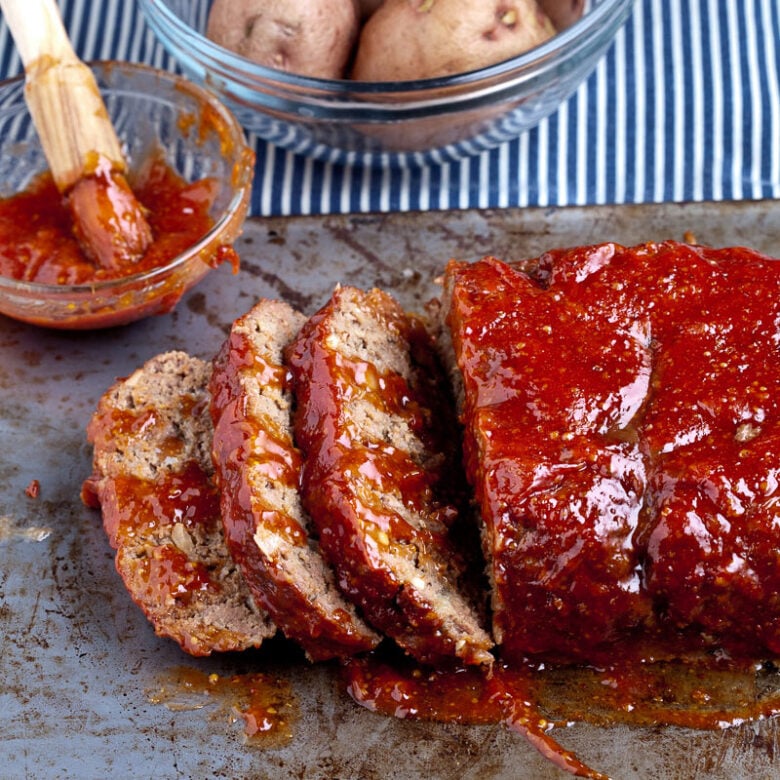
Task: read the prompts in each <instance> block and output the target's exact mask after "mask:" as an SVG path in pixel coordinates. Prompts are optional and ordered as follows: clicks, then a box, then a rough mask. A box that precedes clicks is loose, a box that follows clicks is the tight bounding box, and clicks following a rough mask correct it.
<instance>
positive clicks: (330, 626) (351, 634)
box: [210, 300, 380, 661]
mask: <svg viewBox="0 0 780 780" xmlns="http://www.w3.org/2000/svg"><path fill="white" fill-rule="evenodd" d="M305 319H306V318H305V317H304V316H303V315H302V314H300V313H298V312H296V311H295V310H294V309H292V308H291V307H290V306H288V305H287V304H286V303H283V302H280V301H272V300H262V301H260V302H259V303H257V304H256V305H255V306H254V307H253V308H252V309H251V310H250V311H249V312H248V313H247V314H245V315H244V316H243V317H240V318H239V319H237V320H236V321H235V322H234V323H233V326H232V328H231V331H230V336H229V338H228V340H227V341H226V343H225V345H224V347H223V349H222V351H221V352H220V354H219V355H218V357H217V359H216V360H215V364H214V371H213V373H212V379H211V384H210V389H211V397H212V402H211V412H212V418H213V420H214V443H213V459H214V466H215V470H216V475H217V482H218V484H219V485H220V488H221V496H222V498H221V505H222V518H223V523H224V527H225V535H226V539H227V544H228V548H229V549H230V552H231V554H232V556H233V559H234V560H235V561H236V562H237V563H238V565H239V566H240V567H241V570H242V571H243V573H244V576H245V578H246V580H247V582H248V583H249V586H250V588H251V589H252V592H253V594H254V595H255V598H256V599H257V601H258V603H260V604H262V605H263V606H264V607H265V608H266V609H267V610H268V612H269V613H270V615H271V617H272V618H273V620H274V621H275V622H276V625H277V626H278V627H279V628H280V629H281V630H282V631H283V632H284V634H285V635H286V636H287V637H288V638H290V639H294V640H296V641H297V642H298V643H299V644H300V645H301V646H302V647H303V648H304V650H305V651H306V654H307V656H308V657H309V658H310V659H311V660H312V661H319V660H324V659H327V658H334V657H346V656H350V655H354V654H355V653H359V652H362V651H366V650H370V649H372V648H374V647H375V646H376V645H377V644H378V643H379V639H380V638H379V636H378V635H377V634H376V633H375V632H374V631H372V630H371V629H370V628H369V627H368V626H367V625H366V624H365V623H364V621H363V620H362V619H361V618H360V617H359V616H358V614H357V612H356V610H355V607H354V606H353V605H352V604H351V603H350V602H348V601H347V600H346V599H345V598H344V597H343V596H342V594H341V593H340V591H339V590H338V587H337V585H336V580H335V576H334V574H333V570H332V569H331V568H330V567H329V566H328V565H327V564H326V563H325V561H324V559H323V558H322V556H321V555H320V552H319V547H318V544H317V542H316V540H315V539H314V538H313V536H312V533H311V531H312V528H311V523H310V520H309V518H308V516H307V514H306V512H305V511H304V509H303V506H302V504H301V498H300V494H299V492H298V481H299V477H300V468H301V457H300V453H299V452H298V450H297V449H296V448H295V445H294V444H293V434H292V405H293V398H292V392H291V388H290V383H291V380H290V375H289V372H288V370H287V369H286V368H285V367H284V365H283V357H282V352H283V349H284V347H285V346H286V345H287V344H288V343H289V342H290V341H292V339H293V338H294V337H295V335H296V334H297V333H298V330H299V329H300V327H301V325H302V324H303V323H304V321H305Z"/></svg>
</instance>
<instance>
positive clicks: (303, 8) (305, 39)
mask: <svg viewBox="0 0 780 780" xmlns="http://www.w3.org/2000/svg"><path fill="white" fill-rule="evenodd" d="M358 27H359V17H358V9H357V5H356V3H355V0H216V1H215V3H214V5H213V6H212V7H211V11H210V12H209V18H208V22H207V25H206V36H207V37H208V38H210V39H211V40H212V41H214V42H215V43H217V44H219V45H220V46H224V47H225V48H226V49H230V50H231V51H234V52H236V53H237V54H240V55H241V56H243V57H246V58H247V59H250V60H253V61H254V62H257V63H259V64H261V65H265V66H267V67H270V68H277V69H279V70H285V71H288V72H290V73H296V74H298V75H301V76H313V77H315V78H325V79H341V78H344V76H345V72H346V69H347V66H348V63H349V61H350V58H351V56H352V51H353V49H354V45H355V41H356V40H357V36H358Z"/></svg>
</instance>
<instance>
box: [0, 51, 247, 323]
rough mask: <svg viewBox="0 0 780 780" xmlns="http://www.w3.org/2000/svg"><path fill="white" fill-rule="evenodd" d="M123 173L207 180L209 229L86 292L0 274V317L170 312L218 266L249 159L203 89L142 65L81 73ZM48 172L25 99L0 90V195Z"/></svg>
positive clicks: (241, 209)
mask: <svg viewBox="0 0 780 780" xmlns="http://www.w3.org/2000/svg"><path fill="white" fill-rule="evenodd" d="M90 67H91V69H92V71H93V73H94V75H95V78H96V79H97V82H98V86H99V88H100V91H101V94H102V95H103V99H104V101H105V103H106V107H107V109H108V113H109V116H110V117H111V121H112V123H113V125H114V127H115V129H116V131H117V134H118V136H119V138H120V140H121V142H122V144H123V148H124V150H125V153H126V157H127V160H128V163H129V168H130V171H131V172H132V170H133V168H134V166H135V165H139V164H140V163H141V162H143V160H144V159H145V158H146V157H148V155H149V154H150V153H159V152H162V153H163V155H164V159H165V161H166V163H167V164H168V165H169V166H170V167H171V168H173V170H174V171H176V172H177V173H178V174H180V175H181V176H182V177H183V178H184V179H185V180H186V181H188V182H192V181H196V180H199V179H203V178H211V179H213V180H215V181H216V182H217V194H216V197H215V198H214V202H213V204H212V206H211V209H210V214H209V215H210V217H211V219H212V221H213V226H212V227H211V229H210V230H209V231H208V232H207V233H206V234H205V235H204V236H202V237H201V238H200V239H199V240H198V241H197V242H196V243H195V244H194V245H193V246H191V247H190V248H189V249H188V250H187V251H186V252H184V253H182V254H180V255H178V256H177V257H175V258H174V259H173V260H172V261H170V262H169V263H167V264H166V265H164V266H161V267H158V268H154V269H152V270H149V271H145V272H142V273H137V274H132V275H129V276H123V277H121V278H118V279H110V280H100V281H96V282H93V283H90V284H86V283H85V284H75V285H66V284H63V285H57V284H42V283H39V282H23V281H19V280H16V279H12V278H9V277H7V276H0V313H2V314H5V315H6V316H8V317H12V318H14V319H18V320H22V321H24V322H29V323H33V324H36V325H43V326H47V327H52V328H63V329H89V328H102V327H108V326H113V325H121V324H125V323H128V322H131V321H133V320H137V319H140V318H142V317H148V316H150V315H154V314H162V313H165V312H168V311H170V310H171V309H172V308H173V307H174V306H175V305H176V303H177V302H178V300H179V299H180V298H181V296H182V295H183V293H184V292H185V291H186V290H188V289H189V288H190V287H192V286H193V285H194V284H196V283H197V282H198V281H200V280H201V279H202V278H203V277H204V276H205V275H206V274H207V273H208V272H209V271H210V270H211V269H212V268H214V267H215V266H216V265H218V264H219V263H220V262H222V261H223V260H225V259H229V258H230V253H229V252H226V251H225V249H226V248H227V247H230V246H231V245H232V243H233V242H234V241H235V239H236V238H237V236H238V235H239V234H240V232H241V229H242V225H243V222H244V219H245V217H246V213H247V208H248V205H249V195H250V192H251V186H252V176H253V172H254V153H253V152H252V151H251V150H250V149H249V147H248V146H247V144H246V140H245V138H244V133H243V130H242V128H241V125H240V124H239V123H238V122H237V121H236V119H235V117H234V116H233V115H232V114H231V113H230V111H229V110H228V109H227V108H226V107H225V106H224V105H222V104H221V103H220V101H219V100H218V99H217V97H216V96H215V95H214V94H213V93H212V92H210V91H208V90H204V89H203V88H202V87H199V86H197V85H195V84H192V83H190V82H188V81H187V80H186V79H184V78H182V77H181V76H176V75H173V74H171V73H166V72H164V71H160V70H156V69H153V68H150V67H147V66H145V65H136V64H130V63H124V62H122V63H119V62H97V63H91V65H90ZM47 168H48V165H47V163H46V158H45V157H44V153H43V150H42V149H41V146H40V142H39V140H38V136H37V133H36V131H35V128H34V126H33V124H32V121H31V119H30V114H29V112H28V109H27V105H26V103H25V99H24V79H23V77H18V78H15V79H11V80H8V81H5V82H3V83H0V197H2V198H7V197H11V196H12V195H14V194H16V193H18V192H20V191H22V190H25V189H26V188H27V187H28V186H29V185H30V184H31V183H32V181H33V180H34V179H35V178H36V177H37V176H38V175H39V174H41V173H42V172H44V171H45V170H47Z"/></svg>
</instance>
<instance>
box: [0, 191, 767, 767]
mask: <svg viewBox="0 0 780 780" xmlns="http://www.w3.org/2000/svg"><path fill="white" fill-rule="evenodd" d="M688 231H690V232H691V233H693V234H694V236H695V238H696V239H697V240H698V241H699V242H701V243H707V244H712V245H716V246H724V245H734V244H743V245H749V246H753V247H754V248H757V249H760V250H762V251H765V252H767V253H769V254H772V253H774V254H777V244H776V240H777V236H780V207H778V204H776V203H769V202H756V203H743V204H716V205H712V204H698V205H658V206H636V207H621V208H619V209H614V208H601V207H597V208H587V209H576V208H574V209H563V210H555V209H550V210H526V211H492V212H473V211H464V212H456V213H447V214H443V213H426V214H403V215H383V216H372V215H369V216H338V217H326V218H322V217H317V218H308V217H301V218H290V219H282V218H279V219H267V220H262V221H259V220H258V221H251V222H249V223H248V224H247V226H246V229H245V232H244V235H243V236H242V238H241V239H240V240H239V242H238V244H237V248H238V250H239V252H240V254H241V256H242V270H241V271H240V273H239V274H238V275H233V274H232V273H231V270H230V269H229V268H227V267H222V268H220V269H219V270H217V271H215V272H214V273H212V274H211V275H210V276H209V277H208V278H207V279H206V280H205V281H204V282H203V283H202V284H201V285H199V286H198V287H197V288H196V289H194V290H193V291H191V292H190V293H189V294H188V295H187V297H185V298H184V299H183V300H182V301H181V302H180V304H179V306H178V307H177V309H176V310H175V311H174V312H173V313H171V314H169V315H165V316H161V317H157V318H154V319H149V320H146V321H143V322H138V323H135V324H133V325H130V326H126V327H123V328H117V329H111V330H105V331H97V332H92V333H89V332H74V333H67V332H54V331H46V330H43V329H38V328H35V327H31V326H26V325H22V324H20V323H16V322H14V321H11V320H8V319H4V318H0V744H1V745H2V747H1V748H0V756H1V757H2V763H0V777H2V778H8V779H9V780H16V778H70V777H73V778H96V779H97V778H105V777H117V778H119V777H122V778H130V777H133V778H155V777H159V778H218V777H225V778H304V777H305V778H307V779H310V780H319V779H320V778H321V779H322V780H325V779H326V778H339V779H340V780H358V778H359V779H360V780H371V778H380V777H381V778H385V777H394V778H398V779H399V780H401V779H403V778H418V777H426V778H442V779H445V778H458V780H486V779H490V778H495V779H499V778H501V779H503V778H507V779H508V778H512V779H513V780H517V779H518V778H519V779H520V780H523V779H524V778H534V780H545V778H551V779H553V778H558V777H562V776H563V775H562V773H561V772H559V770H557V769H555V768H554V767H552V766H551V765H550V764H548V763H547V762H546V761H545V760H544V759H543V758H541V757H540V756H539V755H538V754H537V753H536V752H535V751H534V750H533V749H532V748H530V747H529V746H528V745H527V744H525V743H524V742H523V740H521V739H520V738H519V737H517V736H516V735H512V734H510V733H508V732H506V731H505V730H504V729H502V728H501V727H499V726H480V727H466V726H456V725H452V724H449V725H443V724H435V723H421V722H413V721H402V720H395V719H390V718H385V717H381V716H379V715H375V714H372V713H370V712H368V711H367V710H365V709H362V708H360V707H358V706H357V705H356V704H354V703H353V702H352V700H351V699H350V698H349V697H348V696H347V694H346V693H345V691H344V689H343V684H342V683H341V682H340V679H339V677H338V675H337V674H336V670H335V669H334V668H333V667H331V666H328V665H321V666H317V667H313V666H309V665H307V664H305V663H304V662H303V661H301V659H300V657H299V656H298V655H297V654H295V653H292V652H291V651H290V650H289V648H285V646H284V645H283V644H278V645H273V643H272V646H271V647H270V648H269V649H267V650H260V651H258V652H254V653H245V654H240V655H238V654H237V655H231V656H227V657H222V658H212V659H201V660H196V659H192V658H189V657H188V656H185V655H184V654H183V653H182V652H180V651H179V650H178V648H177V647H176V646H174V645H173V644H172V643H171V642H170V641H166V640H163V639H158V638H156V637H155V636H154V634H153V632H152V630H151V628H150V627H149V625H148V624H147V623H146V621H145V619H144V618H143V616H142V615H141V613H140V612H139V610H138V609H137V608H136V607H135V606H134V605H133V604H132V603H131V602H130V599H129V597H128V596H127V594H126V592H125V590H124V588H123V587H122V586H121V584H120V582H119V579H118V576H117V574H116V572H115V570H114V567H113V556H112V552H111V550H110V548H109V546H108V543H107V540H106V537H105V535H104V533H103V530H102V527H101V521H100V517H99V514H98V513H97V512H95V511H93V510H90V509H87V508H86V507H85V506H83V505H82V503H81V501H80V498H79V490H80V486H81V482H82V480H83V479H84V478H85V477H86V476H88V474H89V470H90V457H91V453H90V449H89V447H88V445H87V443H86V441H85V433H84V431H85V426H86V423H87V420H88V419H89V416H90V414H91V413H92V411H93V409H94V407H95V404H96V402H97V400H98V397H99V396H100V394H101V393H103V392H104V391H105V390H106V389H107V388H108V386H109V385H110V384H111V383H112V382H113V381H114V379H115V378H117V377H120V376H124V375H127V374H128V373H130V372H131V371H132V370H133V369H135V368H136V367H138V366H139V365H141V364H142V363H143V362H144V361H145V360H147V359H148V358H150V357H152V356H153V355H155V354H157V353H159V352H162V351H164V350H167V349H172V348H181V349H185V350H187V351H189V352H191V353H192V354H195V355H199V356H201V357H205V358H209V357H211V356H212V355H213V354H214V353H215V352H216V350H217V349H218V347H219V345H220V343H221V341H222V340H223V338H224V337H225V335H226V332H227V329H228V327H229V324H230V322H231V321H232V319H233V318H234V317H236V316H237V315H239V314H241V313H243V312H244V311H246V310H247V309H248V308H249V307H250V306H251V305H252V304H253V303H254V301H255V300H256V299H257V298H259V297H261V296H272V297H281V298H284V299H286V300H288V301H290V302H291V303H293V304H295V305H297V306H299V307H300V308H301V309H302V310H304V311H306V312H309V313H310V312H312V311H314V310H315V309H316V308H318V307H319V305H321V304H322V303H323V302H324V301H325V300H326V298H327V296H328V294H329V293H330V290H331V289H332V287H333V286H334V284H336V283H338V282H343V283H349V284H356V285H359V286H364V287H366V286H370V285H378V286H381V287H383V288H385V289H387V290H390V291H392V292H393V293H395V294H396V295H397V296H398V297H399V299H400V300H401V301H402V303H404V304H405V305H406V306H407V307H410V308H418V307H419V306H421V305H422V304H423V303H424V302H425V301H426V300H427V299H428V298H430V297H431V296H433V295H435V293H436V284H435V277H436V276H437V274H439V273H440V272H441V270H442V268H443V266H444V263H445V262H446V261H447V259H449V258H450V257H457V258H460V259H465V260H472V259H476V258H478V257H480V256H482V255H485V254H494V255H496V256H498V257H501V258H503V259H507V260H514V259H523V258H526V257H530V256H533V255H534V254H537V253H538V252H540V251H542V250H544V249H548V248H552V247H555V246H564V245H573V244H584V243H590V242H597V241H603V240H616V241H620V242H623V243H629V244H633V243H638V242H640V241H644V240H656V239H664V238H674V239H682V238H683V236H684V235H685V234H686V232H688ZM34 480H37V481H38V483H39V484H40V493H39V495H38V496H37V497H31V496H30V495H28V493H27V488H28V486H29V485H30V484H31V483H32V482H33V481H34ZM182 669H194V670H197V671H199V672H203V673H206V674H210V673H215V674H219V675H231V674H235V673H245V672H248V671H265V672H267V673H268V674H269V675H277V676H278V677H280V678H283V679H284V680H286V682H287V684H288V685H289V687H290V696H291V698H292V699H294V702H295V711H296V713H297V714H296V717H295V719H294V722H293V724H292V727H291V731H292V738H291V740H290V741H289V742H287V743H286V744H283V745H277V746H275V747H266V748H257V747H250V746H247V745H245V744H244V742H243V740H242V733H241V723H240V722H239V721H237V720H236V718H235V717H231V716H230V713H229V712H228V713H225V712H224V711H222V710H220V709H219V707H216V706H215V704H214V702H213V701H212V700H210V699H209V700H206V699H202V698H198V695H197V692H193V693H192V695H191V696H189V698H188V697H186V696H185V697H184V698H183V699H181V700H179V699H177V698H176V697H175V696H174V697H173V698H172V699H171V698H168V699H166V700H164V701H160V699H161V698H164V697H161V696H160V695H159V693H160V691H161V690H162V689H163V688H165V686H166V685H169V684H170V682H171V680H172V679H173V678H176V677H177V675H180V673H181V670H182ZM556 735H557V737H558V739H559V740H560V741H561V742H562V744H563V745H564V746H565V747H566V748H568V749H571V750H574V751H576V752H577V753H578V754H579V755H580V757H581V758H582V759H583V760H584V761H586V762H587V763H588V764H589V765H591V766H593V767H596V768H598V769H600V770H602V771H604V772H607V773H609V774H610V775H611V776H613V777H615V778H623V779H626V780H628V779H630V778H643V779H646V778H659V780H660V779H664V780H665V779H666V778H669V779H670V780H671V779H672V778H691V779H692V778H708V780H712V779H717V778H723V779H724V780H726V778H728V779H729V780H740V779H742V778H744V779H745V780H747V778H751V780H752V779H755V778H771V777H777V776H780V758H779V757H778V756H780V741H779V740H778V737H779V736H780V732H779V730H778V722H777V721H776V720H768V721H762V722H759V723H755V724H745V725H742V726H739V727H734V728H731V729H727V730H723V731H702V732H695V731H689V730H685V729H680V728H663V729H662V728H657V729H647V728H632V727H628V726H615V727H612V728H597V727H594V726H590V725H587V724H576V725H572V726H571V727H569V728H565V729H561V730H560V731H559V732H556Z"/></svg>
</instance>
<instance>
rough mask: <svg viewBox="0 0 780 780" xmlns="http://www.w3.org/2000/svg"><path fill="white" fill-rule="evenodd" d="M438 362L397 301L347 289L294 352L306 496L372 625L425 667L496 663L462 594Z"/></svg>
mask: <svg viewBox="0 0 780 780" xmlns="http://www.w3.org/2000/svg"><path fill="white" fill-rule="evenodd" d="M432 355H433V350H432V347H431V342H430V339H429V337H428V334H427V333H426V331H425V329H424V327H423V326H422V324H421V322H419V321H418V320H417V319H416V318H413V317H409V316H407V315H406V314H405V313H404V312H403V310H402V309H401V308H400V306H399V305H398V304H397V303H396V302H395V301H394V300H393V299H392V298H391V297H390V296H388V295H387V294H385V293H383V292H381V291H379V290H373V291H371V292H368V293H365V292H362V291H360V290H357V289H355V288H352V287H339V288H337V289H336V291H335V292H334V294H333V296H332V298H331V300H330V301H329V302H328V303H327V304H326V305H325V306H324V308H322V309H321V310H320V311H319V312H318V313H317V314H316V315H315V316H314V317H312V318H311V319H310V320H309V321H308V322H307V323H306V324H305V325H304V327H303V328H302V330H301V332H300V334H299V335H298V337H297V338H296V340H295V341H294V342H293V344H292V345H291V347H290V348H289V350H288V352H287V361H288V365H289V367H290V369H291V370H292V374H293V381H294V390H295V395H296V402H297V408H296V413H295V435H296V441H297V443H298V446H299V447H300V448H301V450H302V451H303V453H304V465H303V470H302V480H301V484H302V495H303V500H304V504H305V506H306V507H307V509H308V511H309V513H310V514H311V516H312V518H313V520H314V523H315V524H316V526H317V528H318V531H319V534H320V545H321V548H322V550H323V553H324V554H325V556H326V557H327V558H328V560H329V561H330V562H331V564H332V565H333V566H334V568H335V569H336V571H337V574H338V578H339V584H340V587H341V589H342V591H343V592H344V593H345V594H346V595H347V596H348V597H349V598H350V599H351V600H352V601H354V602H355V603H356V604H357V605H358V606H359V607H360V609H361V610H362V612H363V615H364V616H365V617H366V619H367V620H368V621H369V622H370V623H372V624H373V625H374V626H375V627H376V628H377V629H379V630H380V631H382V632H384V633H385V634H387V635H388V636H390V637H392V638H393V639H395V640H396V642H397V643H398V644H399V645H400V646H401V647H402V648H404V649H405V650H406V651H407V652H408V653H409V654H410V655H412V656H413V657H415V658H416V659H417V660H419V661H421V662H423V663H442V662H445V661H450V662H452V661H460V662H463V663H467V664H490V663H491V662H492V660H493V658H492V655H491V653H490V648H491V646H492V640H491V638H490V637H489V635H488V634H487V633H486V631H485V630H484V629H483V628H482V626H481V624H480V619H479V616H478V613H477V611H476V610H475V608H474V606H473V605H472V604H471V603H470V601H469V599H468V598H467V597H466V596H465V595H464V593H463V591H462V590H461V589H460V587H459V585H460V583H459V580H460V578H461V576H462V574H463V571H464V566H463V561H462V559H461V557H460V556H459V554H458V552H457V550H456V548H455V545H454V544H453V539H452V535H451V533H450V529H451V525H452V523H453V520H454V516H455V514H456V513H455V509H454V507H453V506H452V505H450V504H448V503H446V502H445V501H443V500H441V499H440V498H439V496H441V495H442V493H441V491H442V489H443V488H445V487H446V479H445V478H446V477H447V476H448V474H449V471H450V465H451V463H450V461H449V460H448V459H447V458H446V457H445V451H446V447H445V445H444V436H443V434H444V433H445V432H444V431H441V430H439V424H440V420H441V418H446V417H447V415H446V414H444V413H442V411H443V410H442V408H441V407H439V406H438V404H439V403H440V402H441V399H440V398H438V397H437V395H436V392H435V388H436V387H439V384H438V375H437V374H435V373H434V372H435V367H434V365H433V362H432ZM450 433H452V431H450Z"/></svg>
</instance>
